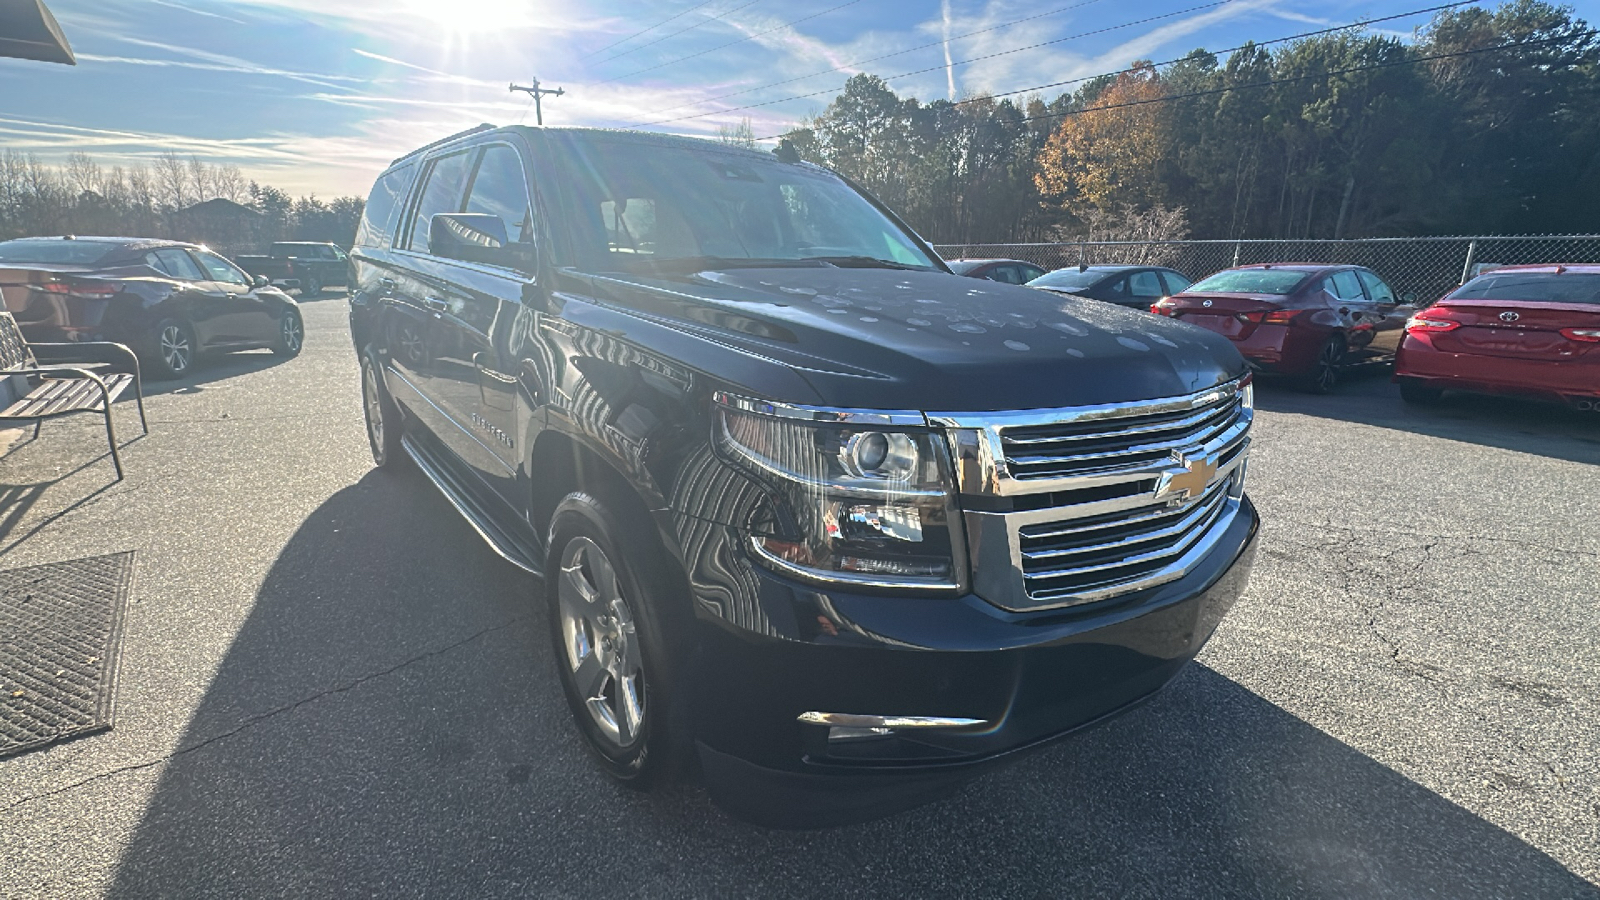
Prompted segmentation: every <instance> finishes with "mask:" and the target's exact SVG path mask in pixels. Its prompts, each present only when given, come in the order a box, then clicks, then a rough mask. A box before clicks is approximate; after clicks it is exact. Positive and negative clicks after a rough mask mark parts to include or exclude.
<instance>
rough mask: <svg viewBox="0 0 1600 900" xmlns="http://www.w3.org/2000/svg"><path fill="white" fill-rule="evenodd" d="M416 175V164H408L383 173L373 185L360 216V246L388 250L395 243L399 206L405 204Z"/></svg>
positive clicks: (358, 243)
mask: <svg viewBox="0 0 1600 900" xmlns="http://www.w3.org/2000/svg"><path fill="white" fill-rule="evenodd" d="M415 173H416V164H415V163H406V164H405V165H403V166H398V167H396V168H393V169H390V170H389V171H387V172H385V173H383V175H382V176H380V177H379V178H378V180H377V182H375V183H374V184H373V185H372V193H371V194H368V195H367V206H366V209H364V210H363V211H362V213H361V224H360V225H358V226H357V227H356V245H357V246H360V247H387V246H389V245H390V244H392V243H393V242H394V231H395V225H396V224H397V223H398V221H399V219H400V207H401V206H403V205H404V204H405V199H406V194H407V193H408V192H409V191H410V190H411V179H412V177H413V176H414V174H415Z"/></svg>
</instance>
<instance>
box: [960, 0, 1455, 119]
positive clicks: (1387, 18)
mask: <svg viewBox="0 0 1600 900" xmlns="http://www.w3.org/2000/svg"><path fill="white" fill-rule="evenodd" d="M1479 2H1481V0H1457V2H1455V3H1445V4H1442V5H1440V6H1430V7H1428V8H1427V9H1414V10H1412V11H1410V12H1403V13H1395V14H1394V15H1392V16H1383V17H1381V18H1377V19H1363V20H1361V21H1359V22H1351V23H1350V24H1348V25H1336V26H1334V27H1332V28H1320V29H1318V30H1316V31H1302V32H1301V33H1299V34H1291V35H1289V36H1288V37H1281V38H1273V39H1271V40H1268V41H1250V42H1248V43H1244V44H1240V45H1239V46H1237V47H1228V48H1225V49H1222V50H1208V51H1206V52H1208V53H1210V54H1211V55H1213V56H1222V55H1224V54H1228V53H1238V52H1239V51H1240V50H1247V49H1250V48H1252V47H1270V46H1272V45H1273V44H1284V43H1288V42H1289V41H1299V40H1304V39H1305V38H1312V37H1318V36H1321V35H1324V34H1333V33H1334V32H1338V31H1349V30H1350V29H1352V28H1366V27H1368V26H1371V25H1376V24H1378V23H1379V22H1392V21H1394V20H1395V19H1406V18H1410V17H1411V16H1420V15H1423V14H1424V13H1435V12H1442V11H1444V10H1447V9H1454V8H1456V7H1458V6H1472V5H1474V4H1476V3H1479ZM1188 58H1189V57H1187V56H1182V57H1179V58H1177V59H1169V60H1166V61H1164V62H1158V63H1150V66H1151V67H1153V68H1157V69H1159V68H1163V67H1165V66H1172V65H1177V64H1178V63H1181V62H1183V61H1184V60H1186V59H1188ZM1141 68H1143V66H1137V67H1134V68H1129V69H1118V70H1116V71H1115V72H1102V73H1100V74H1099V75H1085V76H1083V77H1081V78H1069V79H1067V80H1066V81H1052V82H1050V83H1049V84H1039V85H1034V86H1033V87H1026V88H1019V89H1017V90H1014V91H1001V92H1000V93H998V94H985V95H984V96H982V97H969V98H967V99H966V100H957V101H956V102H954V103H952V104H950V105H951V106H964V105H966V104H968V103H977V102H979V101H981V100H985V99H988V100H993V99H994V98H996V97H1014V96H1016V95H1017V94H1031V93H1033V92H1035V91H1042V90H1045V89H1046V88H1056V87H1066V86H1067V85H1069V84H1082V83H1084V82H1086V81H1094V80H1095V79H1096V78H1114V77H1116V76H1118V75H1127V74H1129V73H1132V72H1137V71H1139V69H1141Z"/></svg>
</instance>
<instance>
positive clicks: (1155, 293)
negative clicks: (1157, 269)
mask: <svg viewBox="0 0 1600 900" xmlns="http://www.w3.org/2000/svg"><path fill="white" fill-rule="evenodd" d="M1128 284H1129V286H1130V287H1131V288H1132V289H1133V296H1134V297H1136V298H1138V299H1140V300H1160V299H1161V297H1162V295H1163V293H1164V292H1163V291H1162V289H1161V279H1160V277H1158V276H1157V275H1156V273H1154V272H1150V271H1144V272H1135V273H1133V274H1132V275H1129V276H1128Z"/></svg>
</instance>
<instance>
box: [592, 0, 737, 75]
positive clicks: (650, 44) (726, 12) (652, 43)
mask: <svg viewBox="0 0 1600 900" xmlns="http://www.w3.org/2000/svg"><path fill="white" fill-rule="evenodd" d="M760 2H761V0H747V2H745V3H741V4H739V5H738V6H735V7H734V8H732V9H725V10H723V11H722V12H719V13H717V14H716V15H714V16H707V17H705V18H704V19H701V20H700V21H698V22H696V23H694V24H693V25H690V26H689V27H687V28H680V29H678V30H677V31H674V32H672V33H671V34H664V35H662V36H661V37H658V38H656V39H655V40H653V41H646V42H644V43H643V44H638V45H636V46H633V47H629V48H628V49H626V50H624V51H622V52H621V53H618V54H617V55H615V56H608V57H606V58H605V59H602V60H600V62H602V63H608V62H611V61H612V60H616V59H621V58H623V57H624V56H627V55H628V54H629V53H637V52H639V51H640V50H643V49H644V48H646V47H654V46H655V45H657V44H659V43H661V42H662V41H665V40H670V39H672V38H675V37H677V36H678V35H680V34H683V33H685V32H689V31H693V30H695V29H696V28H699V27H700V26H702V25H709V24H711V23H712V22H715V21H717V20H718V19H721V18H723V17H724V16H729V15H732V14H733V13H736V12H738V11H739V10H741V9H744V8H745V7H747V6H755V5H756V4H757V3H760ZM704 5H705V4H703V3H702V4H701V6H704ZM697 8H698V7H697Z"/></svg>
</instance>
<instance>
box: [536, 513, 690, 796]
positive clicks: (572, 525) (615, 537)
mask: <svg viewBox="0 0 1600 900" xmlns="http://www.w3.org/2000/svg"><path fill="white" fill-rule="evenodd" d="M623 521H624V520H623V519H622V518H621V517H619V516H618V515H617V514H616V513H615V512H614V511H613V510H612V509H611V508H609V507H608V506H607V505H605V504H604V503H603V502H602V501H600V500H599V499H597V498H595V497H593V496H591V495H589V494H585V493H581V492H579V493H572V494H569V495H567V497H566V498H565V499H564V500H562V502H561V504H560V505H559V506H558V507H557V508H556V512H555V515H554V516H553V517H552V519H551V524H550V533H551V541H550V550H549V556H548V557H547V558H546V562H545V573H546V581H545V585H546V591H547V595H548V600H547V602H546V604H545V605H546V607H547V608H548V611H549V616H550V635H551V640H552V643H553V644H554V653H553V656H554V657H555V665H556V669H557V672H558V673H559V676H560V679H561V686H562V690H563V693H565V694H566V697H567V705H568V706H569V707H570V709H571V711H572V717H573V719H574V721H575V722H576V724H577V726H578V731H579V732H580V733H582V735H583V738H584V743H585V744H587V745H588V748H589V750H590V751H591V753H592V755H593V756H594V757H595V759H596V760H597V761H598V762H599V763H600V766H601V768H602V769H604V770H605V772H606V774H608V775H610V776H611V777H612V778H613V779H615V780H617V781H618V782H621V783H623V784H625V785H628V786H630V787H634V788H640V789H643V788H646V787H649V786H651V785H653V784H654V783H656V782H658V781H660V780H662V779H663V778H664V777H667V776H668V775H669V774H670V773H671V772H672V771H673V769H674V767H675V766H676V765H677V764H678V760H679V758H680V757H681V756H682V755H683V754H682V753H681V752H680V750H679V747H678V737H679V732H678V729H679V728H680V727H681V726H680V724H679V721H680V717H679V716H678V715H674V714H673V712H672V710H673V705H674V702H675V692H674V686H673V684H672V679H671V672H672V660H671V658H670V657H669V655H668V650H667V647H668V640H667V635H666V634H665V633H664V628H665V626H666V625H667V622H668V619H667V616H668V614H669V607H668V605H667V604H668V603H669V602H670V601H671V599H672V598H671V596H670V595H669V594H668V589H667V587H666V585H667V584H669V583H670V582H669V580H668V579H665V578H662V577H660V576H659V573H655V572H652V571H651V570H652V568H653V567H652V562H653V561H654V560H655V557H656V555H657V554H654V553H651V552H650V550H651V546H652V544H651V542H652V541H653V540H654V538H653V536H651V535H648V534H645V533H643V529H639V528H634V529H632V530H629V529H628V528H627V526H625V525H623V524H622V523H623ZM623 547H627V548H628V550H627V551H626V553H624V551H623V550H622V548H623Z"/></svg>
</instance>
